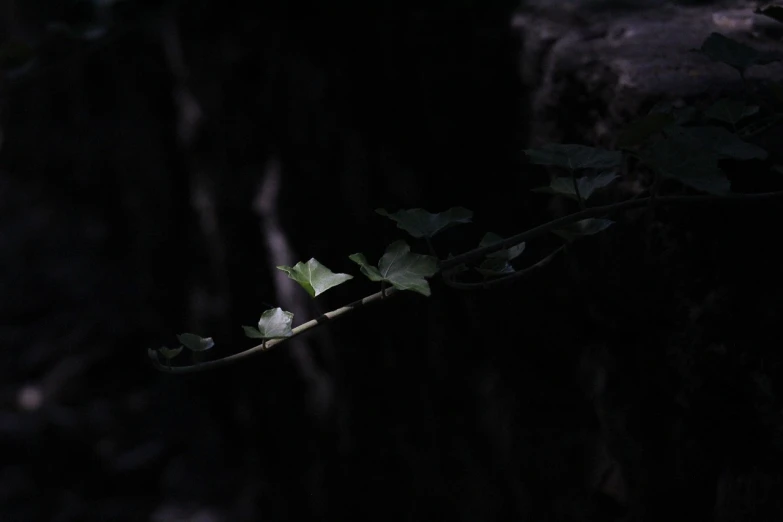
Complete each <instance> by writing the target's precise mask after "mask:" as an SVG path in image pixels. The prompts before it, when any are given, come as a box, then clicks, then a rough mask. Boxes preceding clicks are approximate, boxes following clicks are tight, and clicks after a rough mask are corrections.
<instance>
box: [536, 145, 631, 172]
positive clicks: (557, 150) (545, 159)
mask: <svg viewBox="0 0 783 522" xmlns="http://www.w3.org/2000/svg"><path fill="white" fill-rule="evenodd" d="M525 154H527V156H528V158H529V159H530V162H531V163H535V164H537V165H551V166H554V167H564V168H566V169H569V170H576V169H602V170H603V169H611V168H614V167H618V166H619V165H620V164H621V163H622V160H623V154H622V152H620V151H611V150H606V149H599V148H596V147H587V146H585V145H573V144H560V143H547V144H546V145H542V146H541V147H539V148H537V149H526V150H525Z"/></svg>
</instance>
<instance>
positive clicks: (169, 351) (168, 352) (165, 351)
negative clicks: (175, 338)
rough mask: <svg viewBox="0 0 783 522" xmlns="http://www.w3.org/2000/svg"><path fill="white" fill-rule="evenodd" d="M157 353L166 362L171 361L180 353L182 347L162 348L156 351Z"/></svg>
mask: <svg viewBox="0 0 783 522" xmlns="http://www.w3.org/2000/svg"><path fill="white" fill-rule="evenodd" d="M158 352H159V353H160V354H161V355H162V356H163V358H164V359H166V360H167V361H170V360H172V359H173V358H174V357H176V356H177V355H179V354H180V353H182V346H180V347H179V348H167V347H165V346H162V347H161V348H159V349H158Z"/></svg>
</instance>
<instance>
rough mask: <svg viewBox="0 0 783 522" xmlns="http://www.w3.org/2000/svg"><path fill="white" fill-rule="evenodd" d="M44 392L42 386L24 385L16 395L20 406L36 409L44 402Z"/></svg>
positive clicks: (26, 408) (27, 409)
mask: <svg viewBox="0 0 783 522" xmlns="http://www.w3.org/2000/svg"><path fill="white" fill-rule="evenodd" d="M43 399H44V397H43V392H42V391H41V388H39V387H38V386H34V385H28V386H23V387H22V388H21V389H20V390H19V394H18V395H17V396H16V400H17V403H18V404H19V408H21V409H23V410H25V411H35V410H37V409H38V408H40V407H41V404H43Z"/></svg>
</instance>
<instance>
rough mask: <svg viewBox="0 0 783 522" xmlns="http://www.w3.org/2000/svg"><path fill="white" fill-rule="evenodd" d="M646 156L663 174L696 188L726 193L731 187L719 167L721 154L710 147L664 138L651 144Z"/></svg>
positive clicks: (708, 191) (712, 192)
mask: <svg viewBox="0 0 783 522" xmlns="http://www.w3.org/2000/svg"><path fill="white" fill-rule="evenodd" d="M644 157H645V160H646V161H647V162H648V163H649V164H650V166H651V167H652V168H653V169H655V170H656V171H657V172H658V173H659V174H660V175H661V176H663V177H666V178H673V179H676V180H677V181H679V182H680V183H682V184H684V185H687V186H689V187H691V188H693V189H696V190H699V191H702V192H707V193H709V194H716V195H723V194H727V193H728V192H729V191H730V189H731V184H730V183H729V180H728V178H727V177H726V175H725V174H724V173H723V172H722V171H721V170H720V168H718V157H717V156H716V155H715V154H714V153H712V152H710V151H705V150H700V149H694V148H692V147H688V146H686V145H683V144H682V143H678V142H677V140H672V139H665V140H661V141H659V142H656V143H654V144H653V145H651V146H650V147H649V148H648V149H647V150H646V151H645V153H644Z"/></svg>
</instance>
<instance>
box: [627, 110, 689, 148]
mask: <svg viewBox="0 0 783 522" xmlns="http://www.w3.org/2000/svg"><path fill="white" fill-rule="evenodd" d="M674 123H675V119H674V116H672V114H670V113H665V112H651V113H650V114H647V115H645V116H642V117H641V118H639V119H638V120H635V121H633V122H631V123H630V124H628V125H627V126H626V127H625V128H624V129H623V130H622V131H620V135H619V136H618V137H617V146H618V147H621V148H624V149H627V148H631V147H636V146H638V145H642V144H644V142H646V141H647V140H648V139H649V138H650V137H652V136H654V135H655V134H657V133H659V132H661V131H662V130H663V129H665V128H666V127H668V126H669V125H673V124H674Z"/></svg>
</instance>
